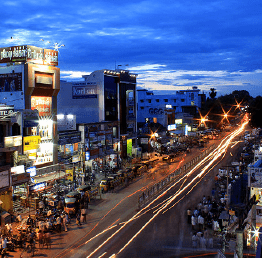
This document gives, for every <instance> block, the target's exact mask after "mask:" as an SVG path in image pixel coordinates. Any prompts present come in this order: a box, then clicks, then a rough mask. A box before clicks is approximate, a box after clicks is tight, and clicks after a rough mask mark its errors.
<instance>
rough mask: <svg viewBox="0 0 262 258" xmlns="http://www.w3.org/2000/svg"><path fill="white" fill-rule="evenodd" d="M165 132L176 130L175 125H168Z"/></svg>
mask: <svg viewBox="0 0 262 258" xmlns="http://www.w3.org/2000/svg"><path fill="white" fill-rule="evenodd" d="M167 130H168V131H171V130H176V124H173V125H168V126H167Z"/></svg>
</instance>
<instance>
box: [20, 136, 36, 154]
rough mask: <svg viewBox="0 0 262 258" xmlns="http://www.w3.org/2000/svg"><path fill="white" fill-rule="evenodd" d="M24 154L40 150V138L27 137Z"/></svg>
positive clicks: (25, 138) (24, 139)
mask: <svg viewBox="0 0 262 258" xmlns="http://www.w3.org/2000/svg"><path fill="white" fill-rule="evenodd" d="M23 141H24V143H23V147H24V152H25V151H29V150H37V149H38V148H39V143H40V136H39V135H37V136H26V137H24V138H23Z"/></svg>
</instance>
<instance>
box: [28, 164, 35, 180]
mask: <svg viewBox="0 0 262 258" xmlns="http://www.w3.org/2000/svg"><path fill="white" fill-rule="evenodd" d="M26 173H29V174H30V177H33V176H36V167H35V166H33V167H30V168H27V169H26Z"/></svg>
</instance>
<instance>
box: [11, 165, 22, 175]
mask: <svg viewBox="0 0 262 258" xmlns="http://www.w3.org/2000/svg"><path fill="white" fill-rule="evenodd" d="M11 173H12V174H23V173H25V166H24V165H20V166H16V167H11Z"/></svg>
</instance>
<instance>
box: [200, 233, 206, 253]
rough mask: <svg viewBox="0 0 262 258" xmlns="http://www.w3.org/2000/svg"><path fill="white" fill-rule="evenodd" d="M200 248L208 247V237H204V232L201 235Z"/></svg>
mask: <svg viewBox="0 0 262 258" xmlns="http://www.w3.org/2000/svg"><path fill="white" fill-rule="evenodd" d="M200 248H201V249H202V250H205V249H206V239H205V238H204V236H203V234H201V237H200Z"/></svg>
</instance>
